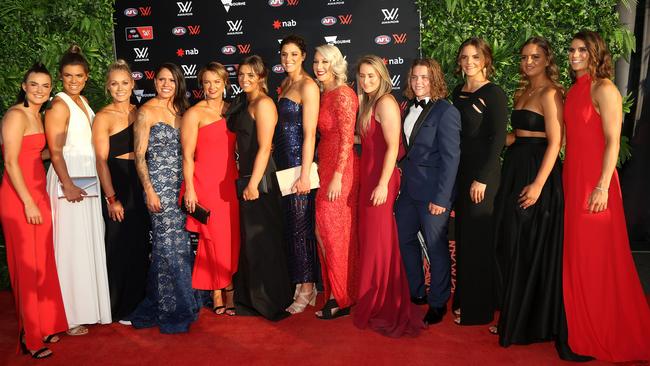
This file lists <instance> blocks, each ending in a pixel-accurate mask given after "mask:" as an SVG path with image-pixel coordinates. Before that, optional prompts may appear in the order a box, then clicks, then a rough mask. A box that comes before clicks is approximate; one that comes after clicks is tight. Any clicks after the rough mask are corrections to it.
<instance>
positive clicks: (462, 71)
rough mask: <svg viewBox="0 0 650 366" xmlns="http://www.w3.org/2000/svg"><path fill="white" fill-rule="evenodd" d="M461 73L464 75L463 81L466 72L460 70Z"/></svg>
mask: <svg viewBox="0 0 650 366" xmlns="http://www.w3.org/2000/svg"><path fill="white" fill-rule="evenodd" d="M460 73H461V74H462V75H463V79H465V71H463V70H460Z"/></svg>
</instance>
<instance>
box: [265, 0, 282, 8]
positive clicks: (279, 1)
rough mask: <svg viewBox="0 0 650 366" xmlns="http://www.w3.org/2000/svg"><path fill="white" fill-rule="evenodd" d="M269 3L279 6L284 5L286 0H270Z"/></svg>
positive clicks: (275, 6)
mask: <svg viewBox="0 0 650 366" xmlns="http://www.w3.org/2000/svg"><path fill="white" fill-rule="evenodd" d="M269 5H270V6H272V7H274V8H277V7H278V6H282V5H284V0H269Z"/></svg>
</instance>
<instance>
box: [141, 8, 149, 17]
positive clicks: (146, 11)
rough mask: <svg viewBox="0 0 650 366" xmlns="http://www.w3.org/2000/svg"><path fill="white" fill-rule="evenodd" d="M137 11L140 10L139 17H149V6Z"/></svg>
mask: <svg viewBox="0 0 650 366" xmlns="http://www.w3.org/2000/svg"><path fill="white" fill-rule="evenodd" d="M138 9H140V15H142V16H143V17H148V16H149V15H151V6H141V7H139V8H138Z"/></svg>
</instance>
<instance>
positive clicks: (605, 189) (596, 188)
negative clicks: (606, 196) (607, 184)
mask: <svg viewBox="0 0 650 366" xmlns="http://www.w3.org/2000/svg"><path fill="white" fill-rule="evenodd" d="M594 189H595V190H597V191H601V192H607V188H603V187H599V186H596V187H594Z"/></svg>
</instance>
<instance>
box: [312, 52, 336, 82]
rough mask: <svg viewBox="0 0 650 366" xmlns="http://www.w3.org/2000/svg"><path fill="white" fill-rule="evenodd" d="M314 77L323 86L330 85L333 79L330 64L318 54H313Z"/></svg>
mask: <svg viewBox="0 0 650 366" xmlns="http://www.w3.org/2000/svg"><path fill="white" fill-rule="evenodd" d="M314 75H316V79H318V81H320V82H321V83H323V84H328V83H331V82H333V81H334V79H335V77H334V71H332V64H331V63H330V62H329V60H327V59H326V58H325V57H324V56H323V55H321V53H320V52H316V54H314Z"/></svg>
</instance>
